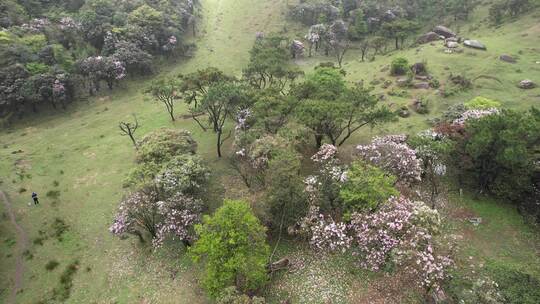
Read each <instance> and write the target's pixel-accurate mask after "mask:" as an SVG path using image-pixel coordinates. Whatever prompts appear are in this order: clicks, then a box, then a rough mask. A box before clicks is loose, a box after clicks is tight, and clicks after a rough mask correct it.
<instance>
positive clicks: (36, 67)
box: [26, 62, 49, 75]
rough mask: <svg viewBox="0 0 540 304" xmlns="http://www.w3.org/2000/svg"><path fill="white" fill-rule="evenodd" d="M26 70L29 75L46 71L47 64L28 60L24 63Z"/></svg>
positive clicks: (47, 69)
mask: <svg viewBox="0 0 540 304" xmlns="http://www.w3.org/2000/svg"><path fill="white" fill-rule="evenodd" d="M26 70H27V71H28V73H30V74H31V75H38V74H43V73H47V71H49V66H48V65H46V64H44V63H40V62H29V63H27V64H26Z"/></svg>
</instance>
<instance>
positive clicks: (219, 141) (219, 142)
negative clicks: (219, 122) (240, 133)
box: [217, 130, 222, 157]
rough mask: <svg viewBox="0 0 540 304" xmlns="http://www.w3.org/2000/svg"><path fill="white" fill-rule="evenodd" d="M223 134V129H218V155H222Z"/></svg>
mask: <svg viewBox="0 0 540 304" xmlns="http://www.w3.org/2000/svg"><path fill="white" fill-rule="evenodd" d="M221 134H222V131H221V130H218V132H217V155H218V157H221Z"/></svg>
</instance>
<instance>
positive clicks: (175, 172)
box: [155, 154, 210, 194]
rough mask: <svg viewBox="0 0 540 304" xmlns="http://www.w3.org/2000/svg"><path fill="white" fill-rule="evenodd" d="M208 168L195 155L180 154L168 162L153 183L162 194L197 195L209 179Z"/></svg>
mask: <svg viewBox="0 0 540 304" xmlns="http://www.w3.org/2000/svg"><path fill="white" fill-rule="evenodd" d="M209 175H210V173H209V171H208V168H206V166H205V165H204V164H203V161H202V159H201V158H200V157H199V156H197V155H191V154H182V155H179V156H176V157H175V158H173V159H172V160H171V161H170V162H168V163H167V164H166V165H165V167H164V168H163V169H162V171H161V172H160V173H159V174H158V175H157V176H156V178H155V183H156V185H158V187H160V189H162V190H163V191H164V193H168V194H171V193H176V192H181V193H184V194H197V193H199V192H200V191H201V190H202V187H203V186H204V185H205V184H206V182H207V181H208V178H209Z"/></svg>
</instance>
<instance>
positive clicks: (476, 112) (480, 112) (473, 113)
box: [452, 108, 500, 125]
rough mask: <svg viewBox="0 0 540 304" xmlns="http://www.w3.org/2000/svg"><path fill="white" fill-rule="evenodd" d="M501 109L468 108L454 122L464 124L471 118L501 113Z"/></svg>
mask: <svg viewBox="0 0 540 304" xmlns="http://www.w3.org/2000/svg"><path fill="white" fill-rule="evenodd" d="M499 113H500V111H499V109H497V108H489V109H472V110H467V111H465V112H464V113H463V114H461V116H460V117H459V118H457V119H455V120H454V121H453V122H452V124H454V125H464V124H465V122H467V120H469V119H479V118H482V117H484V116H488V115H493V114H499Z"/></svg>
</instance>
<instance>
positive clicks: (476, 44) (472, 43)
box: [463, 40, 487, 50]
mask: <svg viewBox="0 0 540 304" xmlns="http://www.w3.org/2000/svg"><path fill="white" fill-rule="evenodd" d="M463 44H464V45H465V46H467V47H470V48H473V49H478V50H487V47H486V46H485V45H484V44H483V43H482V42H480V41H478V40H465V41H463Z"/></svg>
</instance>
